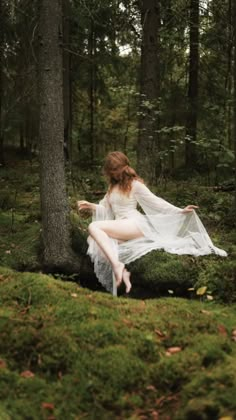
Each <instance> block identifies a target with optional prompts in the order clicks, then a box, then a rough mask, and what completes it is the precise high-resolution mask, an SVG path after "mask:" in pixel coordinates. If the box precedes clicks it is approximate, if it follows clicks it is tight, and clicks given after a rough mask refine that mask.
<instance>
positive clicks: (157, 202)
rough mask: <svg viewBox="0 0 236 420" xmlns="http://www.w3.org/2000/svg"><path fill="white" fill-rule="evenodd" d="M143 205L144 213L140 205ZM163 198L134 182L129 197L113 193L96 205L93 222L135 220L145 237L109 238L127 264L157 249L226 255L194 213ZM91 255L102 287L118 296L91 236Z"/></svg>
mask: <svg viewBox="0 0 236 420" xmlns="http://www.w3.org/2000/svg"><path fill="white" fill-rule="evenodd" d="M138 205H140V207H141V208H142V210H143V212H144V214H142V213H141V212H140V211H139V210H138V209H137V206H138ZM182 211H183V209H181V208H179V207H175V206H174V205H172V204H170V203H168V202H167V201H165V200H163V199H162V198H159V197H157V196H156V195H155V194H153V193H152V192H151V191H150V190H149V189H148V188H147V187H146V185H144V184H143V183H142V182H140V181H137V180H135V181H133V182H132V188H131V191H130V194H129V195H126V194H123V193H121V192H119V191H118V190H115V189H114V190H113V191H112V192H111V193H110V194H108V193H107V194H106V195H105V197H104V198H103V199H102V200H101V201H100V202H99V204H97V205H96V210H95V211H94V212H93V221H96V220H116V219H132V220H133V221H135V223H136V224H137V227H138V228H139V230H140V231H141V232H142V233H143V236H142V237H140V238H138V239H132V240H128V241H124V242H122V243H118V241H117V240H115V239H112V238H110V242H111V248H112V249H113V252H114V253H116V255H117V256H118V257H119V260H120V261H122V262H123V263H124V264H128V263H130V262H131V261H134V260H136V259H137V258H140V257H142V256H143V255H145V254H147V253H148V252H150V251H153V250H154V249H163V250H164V251H166V252H169V253H171V254H178V255H183V254H188V255H194V256H200V255H208V254H217V255H220V256H223V257H225V256H227V253H226V252H225V251H224V250H222V249H220V248H217V247H216V246H214V245H213V243H212V241H211V239H210V237H209V235H208V233H207V231H206V229H205V227H204V226H203V224H202V222H201V220H200V218H199V217H198V215H197V213H196V212H195V211H192V212H190V213H183V212H182ZM88 244H89V247H88V254H89V256H90V258H91V260H92V262H93V263H94V271H95V274H96V276H97V278H98V280H99V281H100V282H101V284H102V285H103V286H104V287H105V288H106V290H108V291H109V292H111V293H113V295H116V294H117V290H116V284H115V281H114V276H113V273H112V268H111V265H110V263H109V261H108V260H107V259H106V257H105V256H104V254H103V253H102V251H101V250H100V248H99V246H98V245H97V244H96V242H95V241H94V240H93V239H92V238H91V237H90V236H89V237H88Z"/></svg>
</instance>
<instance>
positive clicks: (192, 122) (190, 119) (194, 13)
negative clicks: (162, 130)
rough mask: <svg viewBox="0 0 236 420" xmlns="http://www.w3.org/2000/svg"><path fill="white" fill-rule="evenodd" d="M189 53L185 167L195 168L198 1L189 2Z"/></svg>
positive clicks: (191, 0)
mask: <svg viewBox="0 0 236 420" xmlns="http://www.w3.org/2000/svg"><path fill="white" fill-rule="evenodd" d="M189 29H190V51H189V82H188V110H187V121H186V157H185V158H186V166H187V167H188V168H194V167H196V164H197V162H196V147H195V144H194V143H192V142H195V141H196V139H197V115H198V71H199V0H190V28H189Z"/></svg>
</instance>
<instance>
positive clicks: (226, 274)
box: [195, 256, 236, 302]
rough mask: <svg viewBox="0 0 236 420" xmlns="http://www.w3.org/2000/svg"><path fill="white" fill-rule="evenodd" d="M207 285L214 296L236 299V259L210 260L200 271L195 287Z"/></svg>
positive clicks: (231, 300) (230, 300)
mask: <svg viewBox="0 0 236 420" xmlns="http://www.w3.org/2000/svg"><path fill="white" fill-rule="evenodd" d="M201 286H207V289H208V290H209V291H211V293H212V295H213V297H214V298H215V299H217V300H220V301H226V302H235V301H236V261H235V258H233V256H232V257H231V258H227V259H217V260H214V259H212V260H210V259H209V260H208V264H207V265H206V266H205V267H204V268H203V269H202V270H201V271H200V272H199V277H198V281H197V282H196V285H195V287H196V288H198V287H201Z"/></svg>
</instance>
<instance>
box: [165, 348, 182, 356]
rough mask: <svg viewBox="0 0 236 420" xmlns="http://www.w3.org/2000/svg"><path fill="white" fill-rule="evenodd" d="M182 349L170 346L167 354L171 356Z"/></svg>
mask: <svg viewBox="0 0 236 420" xmlns="http://www.w3.org/2000/svg"><path fill="white" fill-rule="evenodd" d="M180 351H182V348H181V347H169V348H168V349H167V351H166V356H171V355H172V354H175V353H179V352H180Z"/></svg>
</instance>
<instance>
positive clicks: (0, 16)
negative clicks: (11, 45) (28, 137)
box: [0, 0, 5, 165]
mask: <svg viewBox="0 0 236 420" xmlns="http://www.w3.org/2000/svg"><path fill="white" fill-rule="evenodd" d="M3 51H4V10H3V3H2V0H0V164H1V165H4V164H5V159H4V136H3V112H2V111H3V109H2V105H3V101H2V98H3V56H4V55H3Z"/></svg>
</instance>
